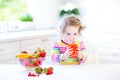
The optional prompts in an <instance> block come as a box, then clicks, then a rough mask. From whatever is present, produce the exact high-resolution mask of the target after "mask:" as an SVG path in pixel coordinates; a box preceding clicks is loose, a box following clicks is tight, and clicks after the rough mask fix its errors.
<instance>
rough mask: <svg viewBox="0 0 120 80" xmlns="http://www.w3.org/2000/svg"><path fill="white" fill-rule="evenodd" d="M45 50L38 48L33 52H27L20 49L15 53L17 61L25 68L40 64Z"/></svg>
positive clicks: (44, 55)
mask: <svg viewBox="0 0 120 80" xmlns="http://www.w3.org/2000/svg"><path fill="white" fill-rule="evenodd" d="M45 57H46V52H45V50H43V49H41V48H38V49H37V50H35V51H34V53H28V52H27V51H21V52H20V53H19V54H17V55H16V58H17V62H18V64H20V65H21V66H23V67H25V68H26V69H34V68H36V67H39V66H40V65H42V63H43V61H44V60H45Z"/></svg>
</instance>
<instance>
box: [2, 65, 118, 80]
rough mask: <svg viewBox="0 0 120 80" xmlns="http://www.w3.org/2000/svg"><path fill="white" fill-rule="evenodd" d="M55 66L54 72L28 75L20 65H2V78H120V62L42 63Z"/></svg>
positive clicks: (77, 79)
mask: <svg viewBox="0 0 120 80" xmlns="http://www.w3.org/2000/svg"><path fill="white" fill-rule="evenodd" d="M49 66H52V67H54V74H52V75H45V74H41V75H40V76H39V77H28V76H27V74H28V72H30V71H26V70H25V69H24V68H23V67H21V66H20V65H0V80H120V64H104V65H103V64H102V65H100V64H93V65H90V64H89V65H83V64H82V65H69V66H66V65H42V67H49Z"/></svg>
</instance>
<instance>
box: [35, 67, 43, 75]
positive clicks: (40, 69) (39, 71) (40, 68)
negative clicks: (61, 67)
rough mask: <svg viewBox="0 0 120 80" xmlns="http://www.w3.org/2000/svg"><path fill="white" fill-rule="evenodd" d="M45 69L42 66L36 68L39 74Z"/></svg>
mask: <svg viewBox="0 0 120 80" xmlns="http://www.w3.org/2000/svg"><path fill="white" fill-rule="evenodd" d="M42 71H43V68H42V67H37V68H35V72H36V73H38V74H41V73H42Z"/></svg>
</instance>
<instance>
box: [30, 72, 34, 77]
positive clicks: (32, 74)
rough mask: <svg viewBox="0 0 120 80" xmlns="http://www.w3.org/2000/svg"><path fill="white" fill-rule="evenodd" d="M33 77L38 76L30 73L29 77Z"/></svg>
mask: <svg viewBox="0 0 120 80" xmlns="http://www.w3.org/2000/svg"><path fill="white" fill-rule="evenodd" d="M31 76H33V77H36V75H35V74H34V73H30V72H29V73H28V77H31Z"/></svg>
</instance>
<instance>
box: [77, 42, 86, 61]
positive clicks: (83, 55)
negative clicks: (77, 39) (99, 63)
mask: <svg viewBox="0 0 120 80" xmlns="http://www.w3.org/2000/svg"><path fill="white" fill-rule="evenodd" d="M79 59H80V63H84V62H86V60H87V53H86V47H85V45H84V43H83V42H81V43H80V47H79Z"/></svg>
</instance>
